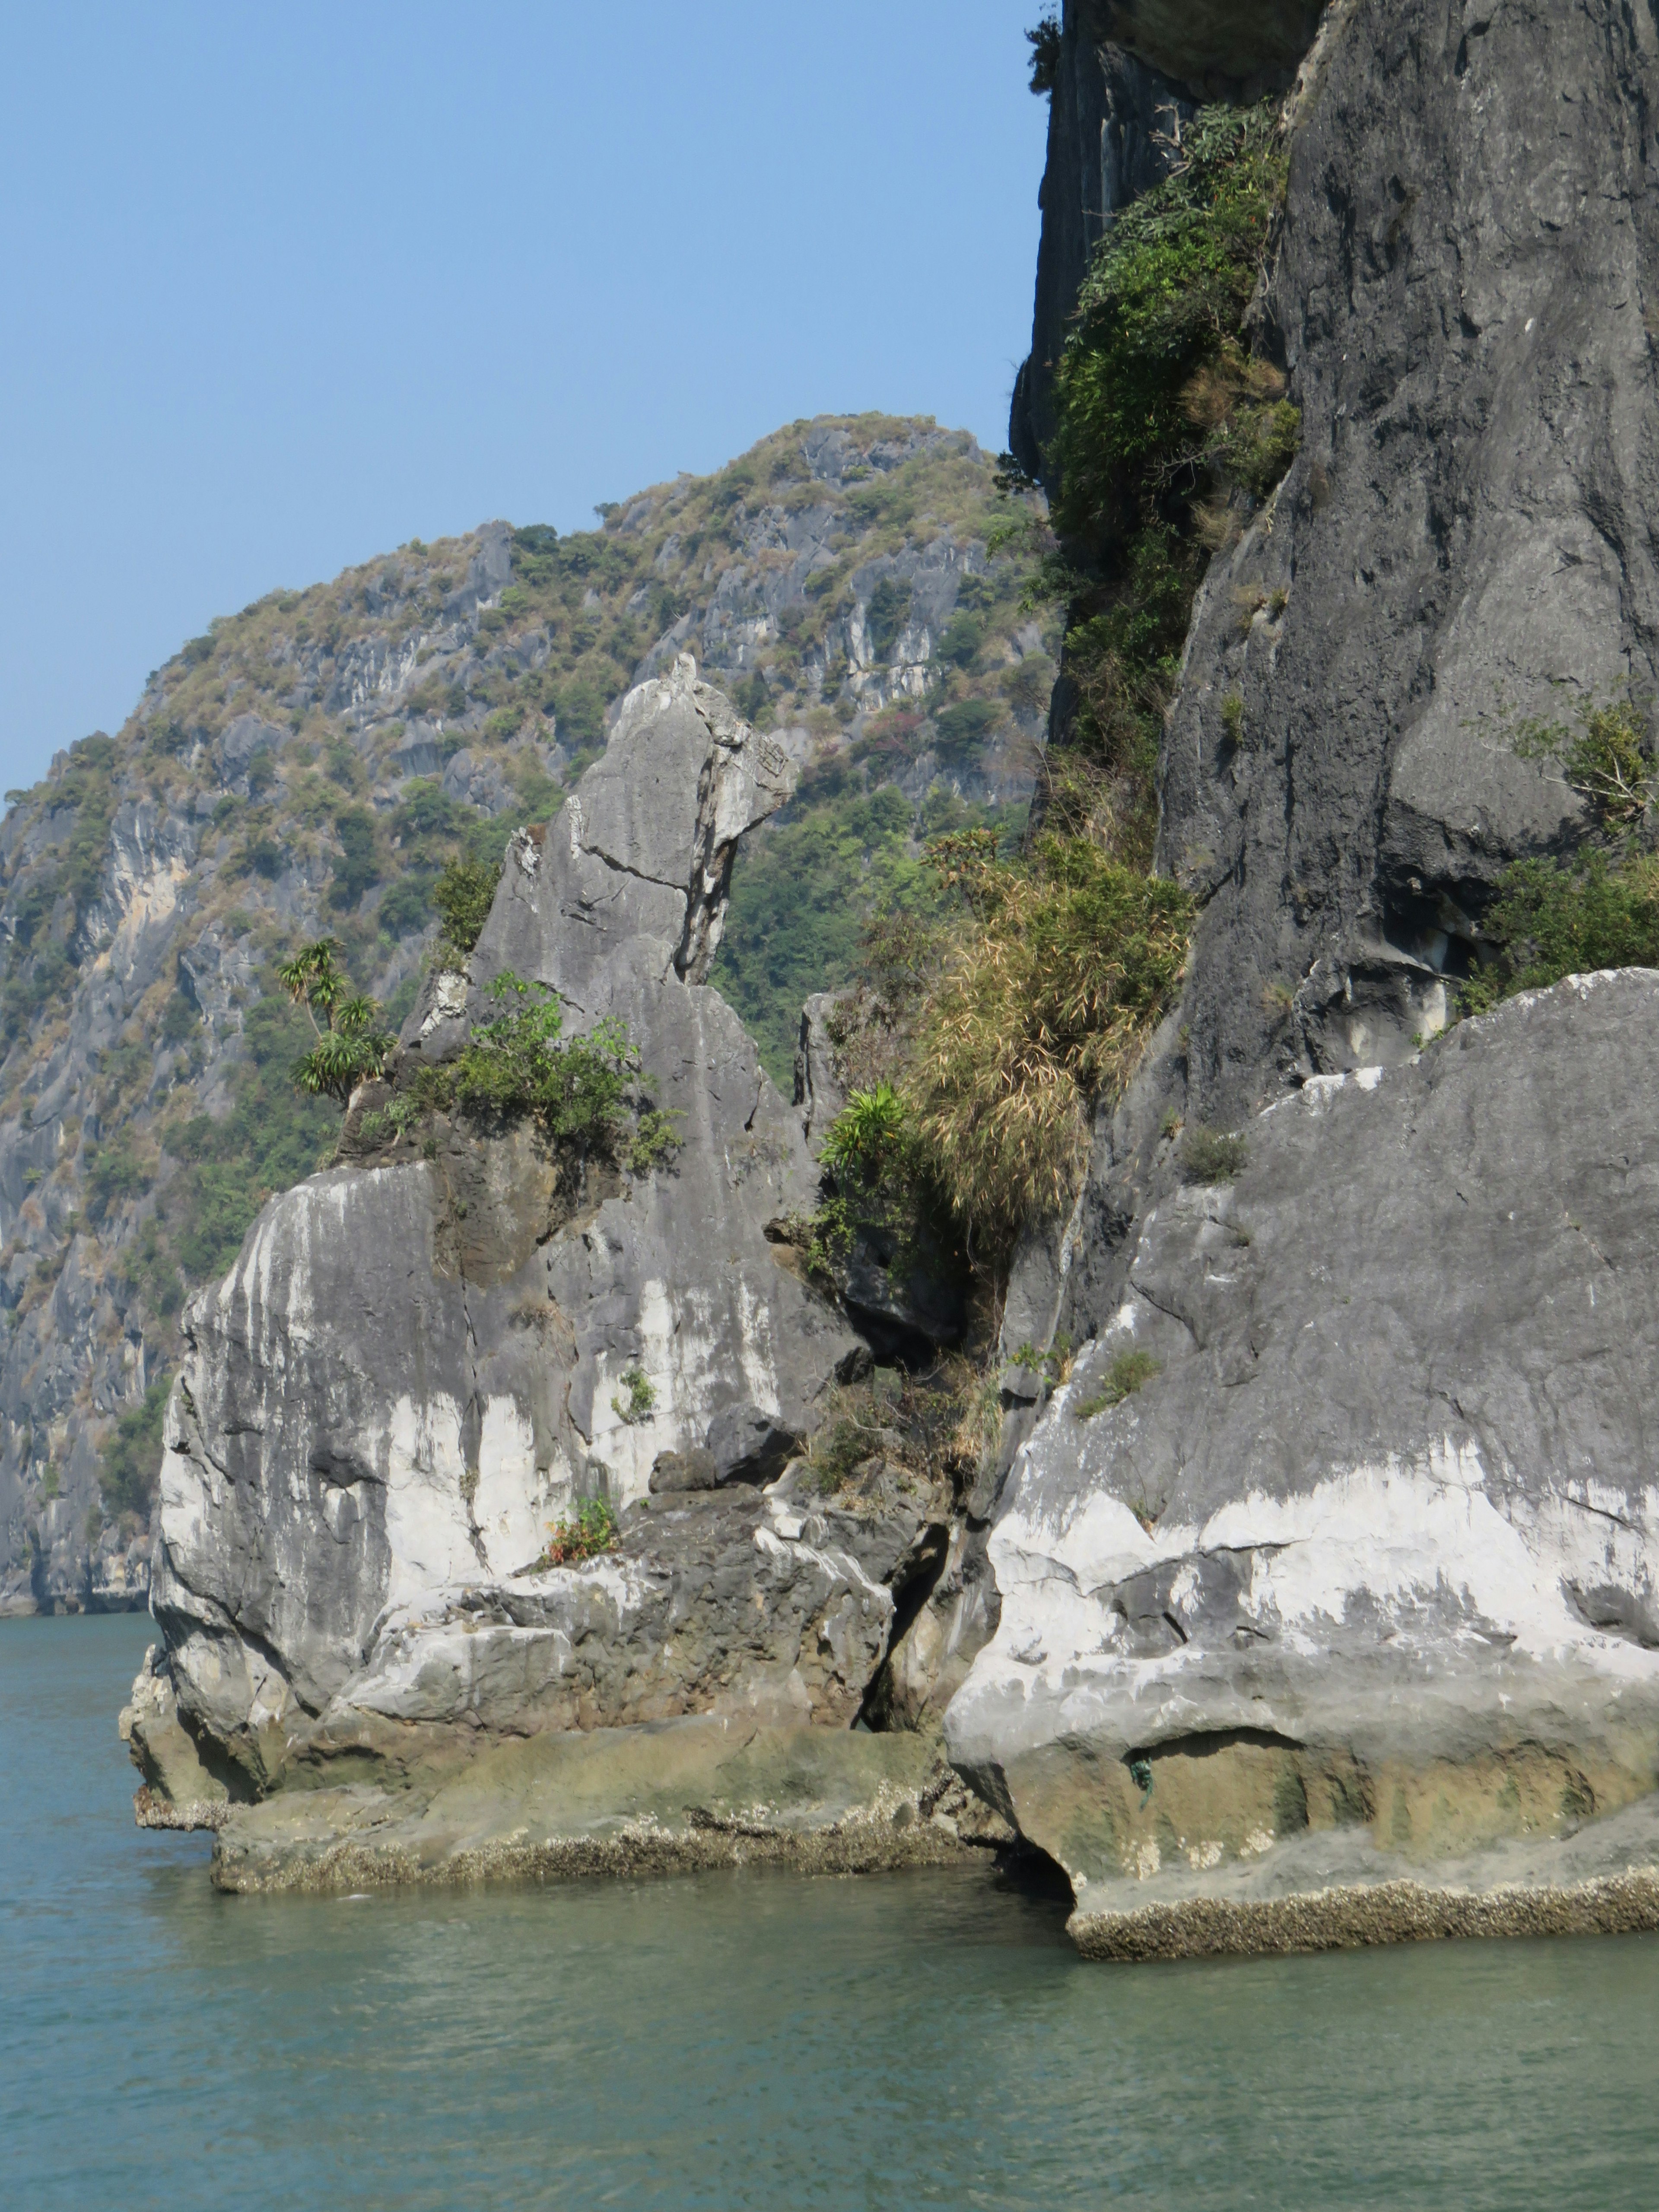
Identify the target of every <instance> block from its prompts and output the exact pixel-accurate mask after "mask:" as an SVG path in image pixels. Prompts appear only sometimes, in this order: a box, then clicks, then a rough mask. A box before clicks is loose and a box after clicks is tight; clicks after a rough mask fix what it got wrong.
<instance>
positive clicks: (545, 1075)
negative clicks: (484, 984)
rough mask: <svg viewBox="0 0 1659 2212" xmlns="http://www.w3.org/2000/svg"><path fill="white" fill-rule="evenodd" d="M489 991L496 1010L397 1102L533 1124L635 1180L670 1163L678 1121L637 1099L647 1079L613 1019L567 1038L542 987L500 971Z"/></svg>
mask: <svg viewBox="0 0 1659 2212" xmlns="http://www.w3.org/2000/svg"><path fill="white" fill-rule="evenodd" d="M489 989H490V995H491V997H492V998H494V999H495V1000H496V1001H497V1003H498V1004H500V1005H501V1007H502V1012H501V1013H500V1014H498V1015H497V1016H496V1017H495V1019H494V1020H493V1021H488V1022H480V1023H478V1024H477V1026H476V1027H475V1028H474V1030H473V1031H472V1033H471V1036H469V1037H468V1039H467V1041H466V1043H465V1045H464V1046H463V1047H462V1048H461V1050H460V1051H459V1053H457V1054H456V1055H455V1056H454V1058H453V1060H446V1061H445V1062H444V1063H443V1064H442V1065H441V1066H438V1067H420V1068H416V1070H415V1072H414V1074H413V1076H412V1078H411V1079H410V1085H409V1088H408V1090H407V1091H406V1093H405V1094H404V1097H406V1099H407V1100H408V1101H410V1102H411V1103H412V1104H413V1106H414V1108H415V1109H416V1110H417V1111H420V1112H422V1113H429V1112H443V1113H450V1112H454V1111H457V1110H459V1111H460V1112H464V1113H467V1114H471V1115H477V1116H481V1117H483V1118H484V1119H486V1120H517V1119H520V1118H529V1119H532V1120H534V1121H537V1122H538V1124H539V1126H540V1128H541V1131H542V1133H543V1135H544V1137H545V1138H546V1139H547V1140H548V1142H549V1143H550V1144H560V1145H566V1146H573V1147H574V1148H575V1149H577V1150H578V1151H581V1152H601V1153H604V1154H605V1155H607V1156H608V1157H609V1158H613V1159H616V1160H617V1161H618V1162H620V1163H621V1164H623V1166H625V1167H627V1168H629V1169H631V1170H633V1172H634V1173H635V1174H636V1175H643V1174H645V1173H647V1172H648V1170H650V1169H652V1168H653V1167H655V1166H658V1165H659V1164H660V1163H661V1162H662V1161H664V1160H665V1159H666V1158H669V1157H670V1155H671V1153H672V1152H673V1151H674V1150H675V1148H676V1146H678V1142H679V1139H678V1136H677V1135H676V1133H675V1129H674V1124H675V1122H676V1121H677V1120H678V1115H677V1114H676V1113H674V1112H672V1111H669V1112H664V1111H662V1110H660V1109H657V1108H654V1107H652V1106H649V1105H647V1103H645V1099H646V1097H647V1094H648V1091H649V1089H650V1079H649V1078H648V1077H644V1076H642V1075H641V1072H640V1063H639V1055H638V1054H637V1053H635V1050H634V1048H633V1047H632V1046H631V1045H630V1044H629V1041H628V1033H627V1031H626V1030H624V1029H623V1025H622V1024H621V1023H620V1022H617V1021H603V1022H599V1023H596V1024H594V1026H593V1028H592V1029H591V1030H588V1031H587V1033H586V1035H585V1036H577V1037H569V1038H566V1037H564V1036H562V1030H563V1027H564V1017H563V1014H562V1012H561V1009H560V1006H559V999H558V994H557V993H556V992H555V991H553V990H552V989H551V988H550V987H549V986H548V985H547V984H545V983H526V981H524V980H523V979H522V978H521V977H520V976H518V975H514V974H513V971H512V969H503V970H502V971H501V974H500V975H497V976H496V977H495V980H494V981H493V982H492V983H491V984H490V987H489ZM398 1104H399V1102H398V1101H397V1100H394V1101H393V1103H392V1108H391V1109H388V1116H389V1118H394V1119H395V1116H396V1115H397V1113H398ZM403 1126H404V1127H406V1126H407V1123H406V1121H405V1122H404V1125H403Z"/></svg>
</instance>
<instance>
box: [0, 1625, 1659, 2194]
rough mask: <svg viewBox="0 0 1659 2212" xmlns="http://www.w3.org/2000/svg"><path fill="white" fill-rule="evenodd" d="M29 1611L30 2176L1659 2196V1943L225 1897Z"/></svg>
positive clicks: (379, 2188) (564, 1895)
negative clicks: (1243, 1950)
mask: <svg viewBox="0 0 1659 2212" xmlns="http://www.w3.org/2000/svg"><path fill="white" fill-rule="evenodd" d="M151 1633H152V1631H151V1629H150V1626H149V1623H148V1622H147V1621H142V1620H130V1619H116V1620H43V1621H15V1622H11V1621H8V1622H0V2202H3V2203H5V2204H7V2205H15V2206H18V2207H25V2206H27V2207H29V2208H36V2207H58V2206H64V2207H68V2206H74V2207H76V2208H77V2212H100V2208H103V2207H106V2206H108V2207H112V2208H114V2207H120V2208H129V2207H130V2208H133V2212H139V2208H147V2207H151V2206H155V2207H163V2206H165V2207H167V2208H169V2212H196V2208H197V2207H200V2208H203V2212H207V2209H208V2208H212V2212H243V2208H253V2207H258V2208H264V2207H267V2206H269V2207H273V2208H275V2207H281V2208H283V2212H289V2208H298V2207H304V2208H307V2212H335V2208H343V2207H347V2206H353V2207H356V2206H374V2207H380V2206H386V2207H398V2208H404V2207H408V2208H422V2212H423V2209H424V2208H427V2207H431V2208H435V2212H436V2208H442V2212H454V2208H461V2207H467V2208H474V2207H477V2208H493V2207H496V2206H541V2205H556V2206H570V2207H582V2208H586V2207H588V2206H599V2205H624V2206H628V2207H630V2208H632V2207H648V2208H653V2212H654V2208H675V2212H678V2208H682V2207H684V2208H690V2207H704V2206H707V2207H711V2208H722V2209H723V2208H731V2207H738V2206H750V2205H753V2206H763V2207H768V2208H772V2207H789V2208H794V2207H818V2206H823V2207H833V2208H836V2212H839V2208H842V2207H860V2208H864V2207H888V2206H893V2207H899V2206H911V2205H930V2204H942V2205H974V2206H978V2205H985V2206H994V2207H997V2208H999V2212H1004V2209H1005V2208H1024V2207H1027V2206H1030V2207H1033V2208H1038V2207H1041V2208H1044V2212H1054V2208H1069V2207H1073V2206H1117V2205H1125V2206H1130V2205H1133V2206H1158V2207H1162V2206H1172V2207H1180V2208H1182V2212H1210V2208H1216V2212H1224V2209H1225V2212H1243V2208H1247V2207H1253V2206H1263V2207H1271V2208H1273V2212H1303V2208H1307V2212H1315V2208H1317V2212H1347V2208H1351V2207H1367V2208H1370V2207H1390V2208H1393V2207H1413V2208H1414V2207H1433V2208H1436V2209H1437V2212H1454V2208H1455V2212H1475V2208H1482V2207H1488V2206H1490V2207H1493V2208H1503V2212H1513V2208H1516V2207H1532V2206H1541V2207H1542V2206H1548V2207H1567V2206H1579V2205H1582V2206H1585V2207H1595V2208H1597V2212H1624V2208H1626V2207H1628V2208H1632V2212H1636V2208H1641V2212H1648V2208H1650V2207H1653V2206H1655V2205H1659V2096H1656V2088H1659V1942H1655V1941H1650V1940H1649V1939H1645V1938H1639V1937H1638V1938H1631V1939H1627V1940H1623V1941H1619V1942H1563V1943H1553V1944H1551V1943H1514V1944H1480V1945H1475V1944H1469V1945H1462V1946H1454V1945H1439V1946H1425V1947H1422V1948H1417V1949H1413V1950H1409V1951H1395V1952H1381V1953H1375V1954H1352V1955H1346V1956H1339V1957H1334V1958H1328V1959H1291V1960H1270V1961H1265V1962H1256V1961H1248V1962H1226V1963H1219V1964H1216V1965H1182V1966H1158V1967H1113V1966H1088V1965H1085V1964H1084V1963H1083V1962H1082V1961H1080V1960H1078V1959H1077V1958H1076V1957H1075V1956H1074V1955H1073V1954H1072V1953H1071V1951H1070V1950H1069V1949H1068V1948H1067V1947H1066V1944H1065V1942H1064V1940H1063V1937H1062V1934H1061V1918H1062V1916H1061V1915H1060V1912H1059V1911H1057V1910H1056V1909H1055V1907H1054V1905H1052V1904H1050V1903H1046V1902H1044V1901H1042V1900H1040V1899H1034V1898H1031V1897H1028V1896H1022V1895H1019V1894H1018V1893H1013V1892H1011V1891H1006V1890H1002V1889H999V1888H998V1887H996V1886H995V1884H994V1882H993V1881H990V1880H988V1879H987V1878H985V1877H982V1876H979V1875H954V1874H952V1875H943V1876H941V1875H936V1874H917V1875H895V1876H890V1877H884V1878H881V1879H878V1880H871V1881H816V1882H812V1881H800V1880H799V1879H796V1878H794V1877H792V1876H785V1875H775V1874H748V1875H745V1874H732V1875H714V1876H699V1877H696V1878H694V1879H688V1880H684V1881H655V1882H646V1883H640V1884H638V1885H635V1886H622V1887H618V1886H612V1885H607V1884H600V1883H593V1882H583V1883H574V1884H571V1885H568V1886H566V1887H551V1888H547V1889H541V1890H522V1891H503V1890H497V1891H485V1892H469V1893H459V1894H439V1893H424V1894H418V1893H408V1894H402V1895H398V1894H393V1895H386V1896H380V1895H377V1896H374V1897H373V1898H369V1899H359V1900H356V1901H352V1900H347V1899H323V1900H318V1899H246V1898H221V1897H216V1896H215V1895H214V1894H213V1893H212V1892H211V1891H210V1889H209V1887H208V1885H207V1872H206V1861H207V1849H206V1840H205V1838H196V1837H166V1836H149V1835H141V1834H139V1833H138V1832H137V1831H136V1830H135V1829H134V1828H133V1826H132V1825H131V1812H130V1804H129V1801H130V1795H131V1786H132V1781H133V1777H132V1775H131V1771H130V1770H129V1769H128V1767H127V1765H126V1764H125V1754H124V1753H122V1751H121V1749H120V1747H119V1746H118V1744H117V1743H116V1741H115V1735H114V1723H115V1715H116V1712H117V1710H118V1707H119V1705H120V1704H121V1702H122V1694H123V1692H124V1690H125V1685H126V1683H127V1682H128V1681H129V1680H130V1679H131V1674H132V1673H133V1670H134V1668H135V1667H136V1665H137V1660H138V1658H139V1656H140V1654H141V1652H142V1651H143V1646H144V1644H145V1643H146V1641H147V1640H148V1639H149V1636H150V1634H151Z"/></svg>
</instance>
